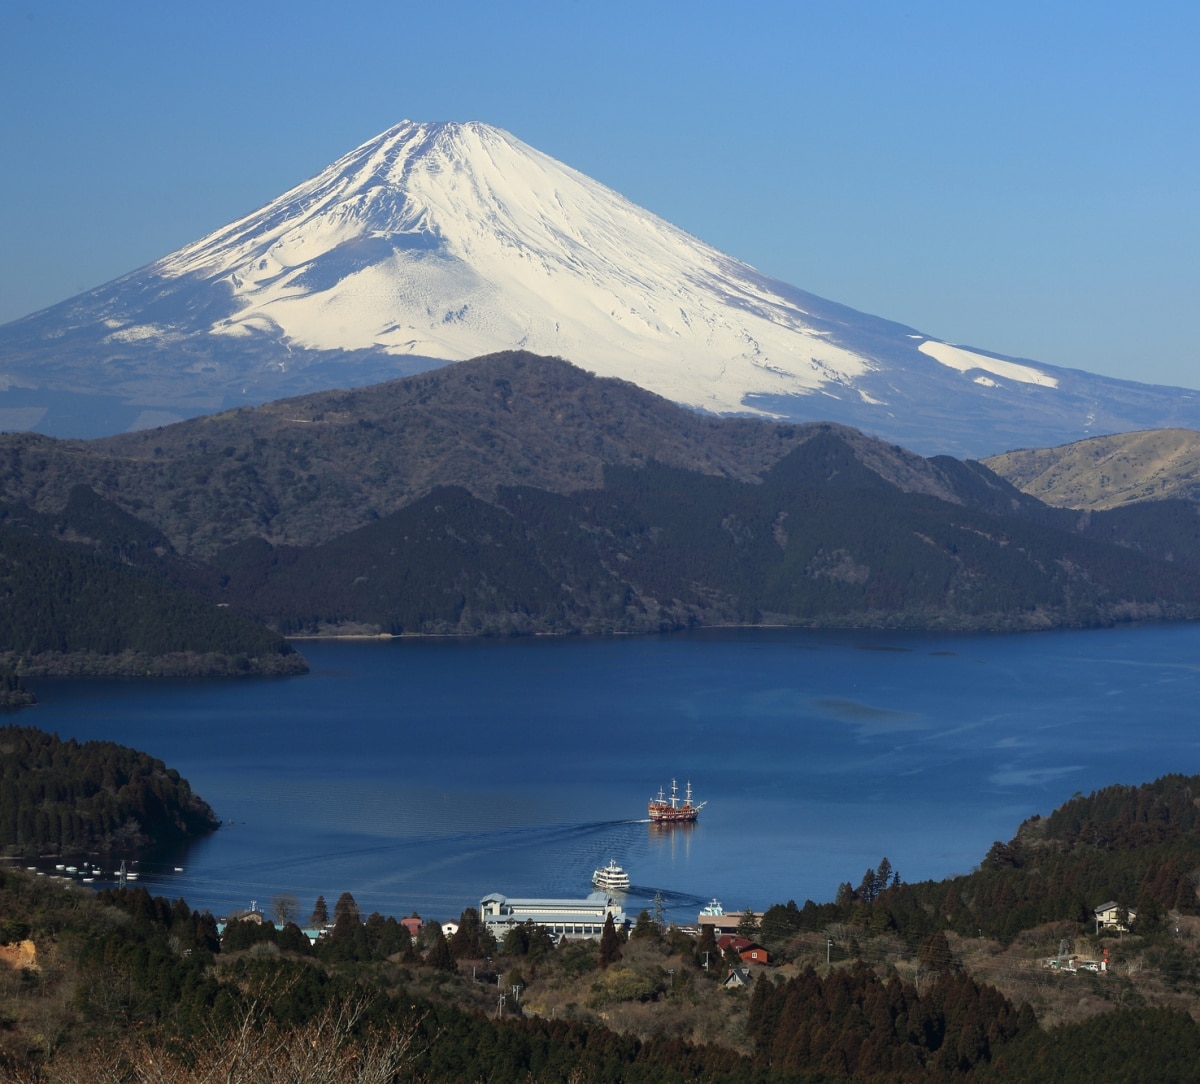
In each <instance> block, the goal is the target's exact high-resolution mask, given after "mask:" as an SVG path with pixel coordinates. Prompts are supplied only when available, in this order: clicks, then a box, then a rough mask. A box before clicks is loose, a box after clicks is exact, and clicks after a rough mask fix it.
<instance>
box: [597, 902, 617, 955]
mask: <svg viewBox="0 0 1200 1084" xmlns="http://www.w3.org/2000/svg"><path fill="white" fill-rule="evenodd" d="M620 958H621V938H620V937H618V936H617V927H616V926H615V925H614V923H613V917H612V912H611V911H610V912H609V913H608V916H607V917H606V918H605V919H604V930H603V932H602V933H601V934H600V966H601V967H608V965H609V964H613V963H616V962H617V961H618V960H619V959H620Z"/></svg>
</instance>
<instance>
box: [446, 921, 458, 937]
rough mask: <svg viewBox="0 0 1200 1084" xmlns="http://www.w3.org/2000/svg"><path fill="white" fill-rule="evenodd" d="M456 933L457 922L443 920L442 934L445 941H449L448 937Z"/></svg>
mask: <svg viewBox="0 0 1200 1084" xmlns="http://www.w3.org/2000/svg"><path fill="white" fill-rule="evenodd" d="M456 933H458V923H457V922H443V923H442V936H443V937H444V938H445V939H446V940H447V941H449V940H450V938H452V937H453V936H454V935H455V934H456Z"/></svg>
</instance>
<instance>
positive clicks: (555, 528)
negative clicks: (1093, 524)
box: [212, 428, 1200, 634]
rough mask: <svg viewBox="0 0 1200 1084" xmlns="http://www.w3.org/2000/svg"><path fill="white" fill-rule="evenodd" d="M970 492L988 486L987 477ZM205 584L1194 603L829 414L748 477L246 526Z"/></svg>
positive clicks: (311, 622) (1077, 615) (840, 613)
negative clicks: (281, 526)
mask: <svg viewBox="0 0 1200 1084" xmlns="http://www.w3.org/2000/svg"><path fill="white" fill-rule="evenodd" d="M987 503H989V504H994V499H993V494H992V492H991V490H990V489H989V493H988V497H987ZM212 564H213V566H214V568H215V569H216V570H217V572H218V573H219V574H220V576H221V577H222V582H223V585H224V586H223V591H222V596H221V597H224V598H226V599H228V600H229V602H230V603H231V604H232V605H233V606H234V607H235V608H238V609H240V610H242V611H243V612H245V613H247V614H251V615H253V616H255V617H258V618H260V619H263V620H267V621H270V622H272V623H274V624H277V625H278V626H279V627H280V628H282V629H284V630H287V631H289V632H296V631H302V630H317V629H327V628H329V627H331V626H337V625H339V624H350V625H364V626H369V627H372V628H376V629H379V630H381V631H387V632H443V633H445V632H454V633H463V634H471V633H476V632H481V631H483V632H512V631H520V632H532V631H568V630H589V629H627V630H631V631H639V630H640V631H646V630H651V629H669V628H679V627H683V626H686V625H689V624H712V623H729V622H744V623H758V622H771V623H801V624H814V625H820V624H866V625H877V626H882V625H888V626H914V627H929V626H933V627H950V628H1042V627H1049V626H1053V625H1090V624H1097V623H1105V622H1111V621H1116V620H1122V619H1128V618H1131V617H1190V616H1195V615H1197V614H1200V580H1197V578H1196V577H1195V576H1194V575H1192V574H1191V573H1190V572H1189V571H1188V570H1187V569H1184V568H1181V567H1179V566H1178V565H1176V564H1171V563H1169V562H1165V561H1161V560H1157V559H1155V558H1153V557H1150V556H1147V555H1144V554H1141V553H1137V552H1131V551H1129V550H1126V549H1123V548H1121V547H1117V546H1112V545H1108V544H1104V543H1101V542H1097V541H1094V540H1091V539H1088V538H1084V537H1080V536H1079V535H1077V534H1074V533H1071V532H1069V531H1064V530H1060V529H1058V528H1056V527H1052V526H1046V525H1044V524H1042V523H1038V522H1032V521H1030V520H1028V519H1022V518H1019V517H1015V516H1006V517H1001V516H997V515H995V514H993V513H991V512H987V511H975V510H973V509H971V508H967V507H964V506H963V505H959V504H954V503H951V502H949V501H944V500H939V499H937V498H935V497H930V496H926V495H923V494H913V493H907V492H904V491H903V490H901V489H899V488H897V487H896V486H895V485H894V484H892V483H890V482H889V481H886V480H885V479H883V478H881V477H880V476H879V475H878V474H877V473H875V472H874V471H872V470H871V469H869V468H868V467H867V466H866V465H864V464H863V463H862V461H861V460H860V458H859V457H858V455H857V452H856V449H855V447H854V445H853V443H852V442H851V441H848V440H847V439H845V437H844V435H843V432H842V431H841V430H839V429H836V428H828V429H827V430H826V431H824V432H817V433H814V434H812V435H811V436H810V438H809V439H808V440H806V441H805V442H804V443H803V444H801V445H799V446H797V447H796V448H795V449H793V450H792V451H791V452H789V453H788V454H787V455H786V456H784V457H783V458H782V459H781V460H780V461H779V462H778V463H777V464H776V465H775V466H774V467H773V468H772V469H771V470H770V471H769V472H766V474H765V476H764V480H763V481H762V482H761V483H758V484H755V483H749V482H741V481H735V480H731V479H728V478H721V477H714V476H711V475H704V474H698V473H696V472H692V471H685V470H680V469H677V468H672V467H667V466H663V465H661V464H656V463H648V464H646V465H645V466H642V467H639V468H633V467H618V466H613V467H609V468H608V469H607V470H606V471H605V484H604V485H603V487H601V488H599V489H593V490H587V491H583V492H578V493H574V494H569V495H558V494H551V493H546V492H544V491H540V490H534V489H529V488H516V487H512V488H502V489H500V490H499V491H498V492H497V495H496V497H495V498H494V503H490V502H487V501H484V500H482V499H480V498H479V497H476V496H473V495H471V494H470V493H468V492H466V491H465V490H462V489H457V488H456V489H443V490H438V491H437V492H435V493H434V494H431V495H430V496H429V497H427V498H424V499H423V500H420V501H418V502H416V503H415V504H413V505H410V506H409V507H407V508H405V509H403V510H402V511H400V512H397V513H395V514H394V515H392V516H389V517H386V518H385V519H383V520H381V521H379V522H378V523H376V524H372V525H371V526H369V527H364V528H362V529H360V530H358V531H354V532H350V533H348V534H346V535H344V536H343V537H342V538H340V539H337V540H336V541H334V542H331V543H328V544H326V545H324V546H318V547H314V548H312V549H309V550H297V549H283V548H281V549H272V548H271V547H269V546H267V545H266V544H265V543H262V542H258V543H253V544H250V543H247V544H243V545H242V546H239V547H235V548H233V549H232V550H230V551H227V552H226V553H224V554H222V555H220V556H219V557H218V558H217V559H215V560H214V561H213V562H212Z"/></svg>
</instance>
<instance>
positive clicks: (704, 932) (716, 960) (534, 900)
mask: <svg viewBox="0 0 1200 1084" xmlns="http://www.w3.org/2000/svg"><path fill="white" fill-rule="evenodd" d="M705 804H706V803H705V802H693V799H692V785H691V783H690V782H689V783H687V785H686V791H685V794H684V796H683V797H682V798H681V797H680V796H679V793H678V786H677V784H676V781H675V780H672V781H671V793H670V796H667V795H665V794H664V791H663V790H662V789H660V790H659V792H658V795H657V797H655V798H652V799H651V800H650V802H649V806H648V813H649V818H650V821H651V822H652V823H654V824H657V825H659V826H661V827H663V828H665V829H668V830H669V829H671V828H672V827H674V826H676V825H688V824H692V823H694V822H695V821H696V819H697V817H698V816H699V813H700V810H701V809H703V808H704V806H705ZM27 868H28V869H29V870H30V871H35V870H37V867H35V866H29V867H27ZM175 869H176V872H181V869H180V867H178V866H177V867H175ZM37 872H38V875H39V876H46V875H47V873H46V872H45V871H40V870H37ZM49 876H52V877H60V878H62V879H64V880H78V881H81V882H82V883H84V884H88V885H91V884H94V883H95V882H96V881H97V879H99V880H102V881H103V880H108V876H106V874H105V873H104V871H103V870H102V869H101V867H100V866H99V865H92V864H91V863H86V862H85V863H84V864H83V865H81V866H74V865H66V864H64V863H59V864H57V865H56V866H55V871H54V873H52V874H49ZM111 877H112V879H113V880H114V881H115V883H116V886H117V887H119V888H125V887H132V886H135V885H136V884H137V880H138V872H137V871H136V870H135V869H133V868H131V867H129V866H128V865H127V863H126V862H125V861H122V862H121V865H120V869H119V870H117V871H115V872H114V873H113V874H112V875H111ZM592 885H593V889H594V891H592V892H591V893H589V894H588V895H586V896H584V897H582V898H579V899H559V898H541V897H511V896H506V895H504V894H503V893H500V892H492V893H489V894H488V895H486V896H484V897H483V898H482V899H481V900H480V901H479V907H478V909H477V910H476V909H474V908H467V909H466V910H465V911H464V912H463V914H462V915H461V916H460V919H459V921H452V920H451V921H441V922H439V921H436V920H429V919H425V918H422V917H421V916H420V915H419V914H416V913H414V914H412V915H409V916H408V917H405V918H401V919H399V920H384V921H397V924H398V926H399V927H402V928H403V929H404V931H406V933H407V935H408V938H409V940H410V943H411V947H412V950H413V951H417V952H420V951H421V950H422V949H424V950H425V951H426V952H427V953H428V952H430V951H433V950H435V949H436V946H437V944H438V943H439V942H441V943H443V947H444V946H445V945H446V944H449V943H451V942H452V941H453V940H456V939H458V938H459V937H460V936H466V937H469V938H470V939H471V940H472V941H473V942H474V943H477V944H479V945H480V946H482V947H483V948H484V949H487V948H494V950H495V951H496V952H498V953H499V954H500V955H511V954H512V952H511V951H510V950H511V949H512V948H513V946H514V945H517V944H520V943H521V941H522V940H524V942H525V943H526V944H527V943H528V940H529V937H530V932H531V930H533V929H535V928H536V929H537V930H538V931H540V932H541V934H542V935H543V936H544V937H545V939H546V941H547V942H548V943H550V944H553V945H559V944H561V943H562V942H564V941H600V942H601V945H602V946H603V944H604V942H605V940H606V939H608V938H613V937H615V938H619V939H620V940H621V941H625V940H627V939H628V938H629V937H630V936H631V935H633V936H637V935H638V931H639V929H640V928H641V927H642V926H643V924H645V923H653V924H654V925H655V926H656V927H657V928H658V929H659V930H662V929H663V928H664V926H665V923H664V922H663V917H662V897H661V895H660V894H656V897H655V901H654V914H653V915H651V914H650V913H649V912H648V911H645V910H643V911H642V912H641V913H640V914H639V915H638V916H637V917H636V920H631V919H630V917H629V916H628V915H627V914H626V912H625V910H624V901H625V896H626V894H627V893H628V891H629V889H630V878H629V874H628V873H627V872H626V871H625V870H624V869H623V868H622V867H621V866H619V865H618V864H617V863H616V861H615V860H610V861H609V863H608V864H607V865H605V866H602V867H600V868H599V869H597V870H595V871H594V872H593V874H592ZM281 900H287V901H290V905H294V904H295V903H296V901H295V899H294V898H293V897H290V896H284V897H277V898H276V901H275V905H274V906H273V910H274V911H275V912H276V914H275V918H276V919H277V920H278V921H279V923H280V925H281V926H286V927H289V928H290V929H292V931H293V933H294V936H297V937H301V936H302V937H303V938H304V939H305V941H306V942H307V944H308V946H309V947H313V946H315V945H316V944H317V943H318V942H319V941H321V940H322V939H325V938H329V937H335V936H336V935H337V930H338V923H339V922H344V921H347V920H349V921H351V922H354V923H356V924H362V925H367V924H369V923H371V922H372V921H377V920H379V919H380V918H381V916H379V915H372V916H371V917H370V918H368V919H366V920H363V919H362V918H361V916H360V915H359V913H358V908H357V904H356V903H355V902H354V900H353V897H352V896H350V894H349V893H343V895H342V897H341V898H340V899H339V900H338V902H337V905H336V906H335V909H334V917H333V921H331V920H330V915H329V912H328V906H327V904H326V902H325V899H324V897H318V899H317V901H316V906H315V907H314V909H313V913H312V916H311V918H310V920H309V923H308V924H307V925H306V926H303V927H301V926H299V925H298V924H297V923H296V922H295V918H296V917H297V916H296V915H295V914H294V907H293V906H290V905H289V906H283V907H281V906H279V904H280V901H281ZM343 912H344V913H343ZM765 914H766V912H762V911H752V910H750V909H749V908H747V909H746V910H744V911H732V912H730V913H726V911H725V909H724V908H723V907H722V905H721V903H720V901H719V900H717V899H715V898H714V899H713V900H712V901H711V902H710V903H709V904H707V905H706V906H705V907H704V908H702V909H701V910H700V912H699V913H698V914H697V916H696V922H695V924H694V925H679V924H676V923H672V924H671V928H672V930H674V931H676V932H677V933H679V934H681V935H684V936H686V937H689V938H692V939H693V940H695V941H697V942H698V946H697V947H698V949H699V951H700V953H701V954H702V956H703V958H704V964H703V966H704V967H705V969H706V970H716V969H718V968H719V969H720V970H721V974H722V975H723V984H724V985H725V986H726V987H729V988H736V987H741V986H746V985H748V984H749V983H751V982H752V981H753V978H754V972H755V969H757V968H765V967H770V966H771V965H772V963H773V962H774V961H773V959H772V954H771V951H770V950H769V949H768V948H767V947H766V946H764V945H762V944H760V943H759V942H758V941H756V940H755V939H754V935H755V934H756V933H757V932H758V931H759V927H760V925H761V923H762V920H763V917H764V915H765ZM1092 917H1093V919H1094V922H1095V928H1096V934H1097V936H1099V935H1101V934H1102V933H1108V934H1118V935H1120V934H1123V933H1127V932H1128V931H1129V928H1130V925H1131V924H1132V923H1133V922H1135V921H1136V918H1137V915H1136V913H1135V912H1134V911H1133V910H1132V909H1130V908H1127V907H1125V906H1123V905H1122V904H1121V903H1119V902H1118V901H1116V900H1109V901H1106V902H1105V903H1102V904H1100V905H1099V906H1098V907H1095V908H1094V909H1093V912H1092ZM215 925H216V933H217V936H218V937H220V938H221V940H222V942H223V943H224V942H225V940H226V934H227V932H228V931H230V929H231V928H239V929H241V930H245V928H246V926H247V925H249V926H250V927H266V926H273V923H271V921H270V920H269V919H268V916H267V915H266V913H265V912H264V911H262V910H260V909H259V907H258V901H257V900H252V901H251V903H250V907H249V908H248V909H246V910H241V911H235V912H233V913H231V914H230V915H228V916H227V917H225V918H223V919H218V920H216V922H215ZM464 926H469V927H470V928H467V929H465V928H464ZM264 932H266V931H265V930H264ZM824 940H825V942H826V951H827V955H828V954H829V950H831V949H832V947H833V939H832V938H830V937H825V938H824ZM480 955H481V956H482V957H483V958H485V959H486V961H487V963H488V964H489V965H490V963H491V956H490V953H489V952H487V951H483V952H481V953H480ZM710 956H711V959H710V958H709V957H710ZM0 964H8V965H9V966H16V967H34V968H36V967H37V962H36V957H35V949H34V946H33V943H32V942H18V943H15V944H12V945H3V946H0ZM1040 964H1041V966H1042V967H1043V968H1047V969H1050V970H1054V971H1060V972H1068V973H1076V972H1092V973H1099V974H1103V973H1107V972H1108V971H1109V962H1108V949H1107V948H1105V949H1103V950H1102V955H1101V956H1099V957H1089V956H1083V955H1080V954H1078V953H1074V952H1072V950H1071V944H1070V942H1069V941H1067V940H1062V941H1060V943H1059V949H1058V952H1057V954H1056V955H1054V956H1050V957H1045V958H1043V959H1042V960H1041V961H1040ZM478 977H479V978H481V979H483V978H485V977H486V978H491V979H493V980H494V979H495V976H492V975H490V974H488V975H486V976H485V975H482V974H481V975H478Z"/></svg>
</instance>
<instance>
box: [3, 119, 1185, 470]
mask: <svg viewBox="0 0 1200 1084" xmlns="http://www.w3.org/2000/svg"><path fill="white" fill-rule="evenodd" d="M914 263H916V261H914ZM510 349H525V350H528V351H531V352H533V353H537V354H551V355H557V356H560V357H563V358H565V359H567V360H568V361H571V362H574V363H575V364H576V365H578V366H580V367H582V368H584V369H587V370H590V371H592V372H594V373H597V374H599V375H602V376H615V377H621V378H623V379H626V380H629V381H631V382H633V383H635V384H639V385H641V386H642V387H644V388H648V389H650V390H651V391H655V392H658V393H660V394H662V395H664V396H666V397H668V398H670V399H673V400H675V401H676V402H679V403H683V404H687V405H689V406H693V407H698V408H703V409H705V410H708V411H712V412H717V413H760V414H768V415H772V416H776V417H782V418H792V419H795V420H800V421H810V420H830V421H837V422H843V423H846V424H849V425H855V426H858V427H859V428H862V429H864V430H866V431H867V432H869V433H872V434H875V435H879V436H883V437H885V438H886V439H889V440H891V441H893V442H895V443H899V444H904V445H906V446H908V447H910V448H912V449H913V450H916V451H923V452H926V453H929V452H950V453H953V454H959V455H962V454H966V455H972V456H980V455H986V454H990V453H994V452H998V451H1002V450H1006V449H1009V448H1015V447H1029V446H1045V445H1050V444H1059V443H1064V442H1066V441H1069V440H1075V439H1078V438H1081V437H1086V436H1089V435H1093V434H1096V433H1101V432H1115V431H1120V430H1133V429H1147V428H1154V427H1158V426H1176V427H1179V426H1186V427H1200V395H1197V393H1195V392H1188V391H1181V390H1179V389H1159V388H1147V387H1145V386H1142V385H1137V384H1133V383H1130V382H1124V381H1116V380H1107V379H1105V378H1102V377H1097V376H1093V375H1091V374H1088V373H1081V372H1078V371H1073V370H1067V369H1058V368H1055V367H1053V366H1048V365H1042V364H1039V363H1037V362H1031V361H1027V360H1024V359H1017V358H1006V357H1003V356H999V355H995V354H991V353H989V352H987V351H986V350H978V349H968V348H966V347H963V346H961V345H953V344H949V343H945V342H941V341H939V340H937V339H936V338H934V337H930V336H928V335H925V334H922V333H921V332H919V331H915V330H913V329H912V328H909V327H905V326H904V325H902V324H897V323H893V322H891V321H888V320H883V319H880V318H878V317H873V316H869V315H867V314H865V313H862V312H857V311H855V310H853V309H850V308H847V307H845V306H843V305H839V304H836V303H835V302H831V301H828V300H825V299H823V298H820V297H817V296H815V295H813V294H809V293H806V292H804V291H803V290H800V289H797V288H796V287H793V286H789V285H788V284H786V283H783V282H779V281H778V280H775V279H771V278H769V277H767V276H765V275H763V274H761V273H760V272H758V271H756V270H755V269H754V268H752V267H750V266H749V265H748V264H745V263H742V262H740V261H738V260H736V259H734V258H732V257H730V256H727V255H724V254H723V253H721V252H718V251H717V250H716V249H714V248H712V247H711V246H709V245H706V244H704V243H703V242H702V241H699V240H697V239H696V238H695V237H693V236H691V235H690V234H688V233H686V232H684V231H683V230H680V229H678V228H677V227H675V226H673V225H671V224H670V223H668V222H666V221H664V220H663V219H661V218H659V217H657V216H656V215H654V214H652V213H650V212H649V211H647V210H645V209H643V208H641V207H638V206H636V205H634V204H633V203H630V202H629V201H628V200H627V199H625V198H623V197H622V196H620V195H618V194H617V193H616V192H614V191H612V190H611V189H609V188H606V187H605V186H604V185H602V184H599V183H598V182H596V181H594V180H592V179H591V178H589V177H586V176H585V175H583V174H582V173H579V172H578V171H576V170H574V169H571V168H570V167H568V166H565V165H563V164H562V163H561V162H558V161H556V160H554V159H553V158H550V157H549V156H547V155H545V154H542V153H541V152H540V151H537V150H534V149H533V148H532V147H529V146H527V145H526V144H524V143H522V142H521V141H520V140H518V139H516V138H514V137H513V136H512V135H510V134H509V133H507V132H505V131H502V130H501V129H499V128H493V127H490V126H489V125H486V124H477V123H469V124H457V123H443V124H422V123H415V122H412V121H405V122H403V123H401V124H398V125H396V126H395V127H394V128H391V129H389V130H388V131H386V132H384V133H383V134H382V135H380V136H378V137H376V138H375V139H371V140H368V141H367V142H366V143H363V144H362V145H361V146H360V147H357V148H355V149H354V150H353V151H351V152H350V153H349V154H347V155H345V156H344V157H342V158H341V159H339V160H338V161H336V162H334V163H333V164H332V165H331V166H329V167H328V168H327V169H325V170H323V171H321V172H320V173H319V174H317V176H315V177H313V178H311V179H310V180H308V181H305V182H304V183H303V184H300V185H297V186H296V187H295V188H293V189H292V190H291V191H289V192H286V193H284V194H283V195H282V196H280V197H279V198H278V199H275V200H273V201H272V202H270V203H269V204H267V205H266V206H265V207H263V208H261V209H260V210H258V211H255V212H254V213H252V214H249V215H246V216H245V217H244V218H241V219H239V220H237V221H236V222H233V223H232V224H231V225H229V226H226V227H224V228H223V229H220V230H217V231H216V232H214V233H212V234H210V235H209V236H208V237H204V238H202V239H201V240H199V241H196V242H195V243H193V244H190V245H188V246H186V247H185V248H182V249H180V250H179V251H177V252H174V253H172V254H171V255H169V256H166V257H164V258H163V259H161V260H159V261H158V262H156V263H154V264H151V265H150V266H148V267H145V268H142V269H141V270H138V271H134V272H132V273H130V274H128V275H125V276H124V277H122V278H120V279H117V280H115V281H114V282H111V283H108V284H107V285H105V286H101V287H99V288H97V289H95V290H92V291H89V292H88V293H85V294H81V295H79V296H78V297H75V298H71V299H69V300H67V301H64V302H62V303H60V304H58V305H55V306H53V307H51V308H49V309H45V310H43V311H42V312H40V313H34V314H33V315H31V316H28V317H25V318H24V319H22V320H18V321H15V322H13V323H11V324H8V325H6V326H4V327H3V328H0V428H13V429H21V428H34V427H37V428H41V429H43V430H44V431H47V432H54V433H57V434H60V435H84V434H96V433H100V432H113V431H115V430H117V429H120V428H127V427H146V426H150V425H160V424H163V423H164V422H167V421H171V420H174V419H176V418H178V417H181V416H186V415H190V414H196V413H201V412H203V411H206V410H214V409H217V408H220V407H222V406H230V405H238V404H243V403H254V402H263V401H265V400H267V399H277V398H281V397H283V396H286V395H291V394H297V393H301V392H307V391H317V390H323V389H328V388H331V387H345V386H348V385H349V386H355V385H362V384H368V383H374V382H376V381H380V380H385V379H389V378H391V377H396V376H403V375H406V374H407V373H411V372H414V371H417V370H419V369H424V368H429V367H431V366H435V365H438V364H441V363H444V362H450V361H456V360H461V359H465V358H470V357H476V356H479V355H482V354H487V353H492V352H495V351H499V350H510ZM101 403H105V404H107V406H106V407H105V410H106V411H108V413H107V414H104V413H102V412H101V411H100V406H99V404H101Z"/></svg>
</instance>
